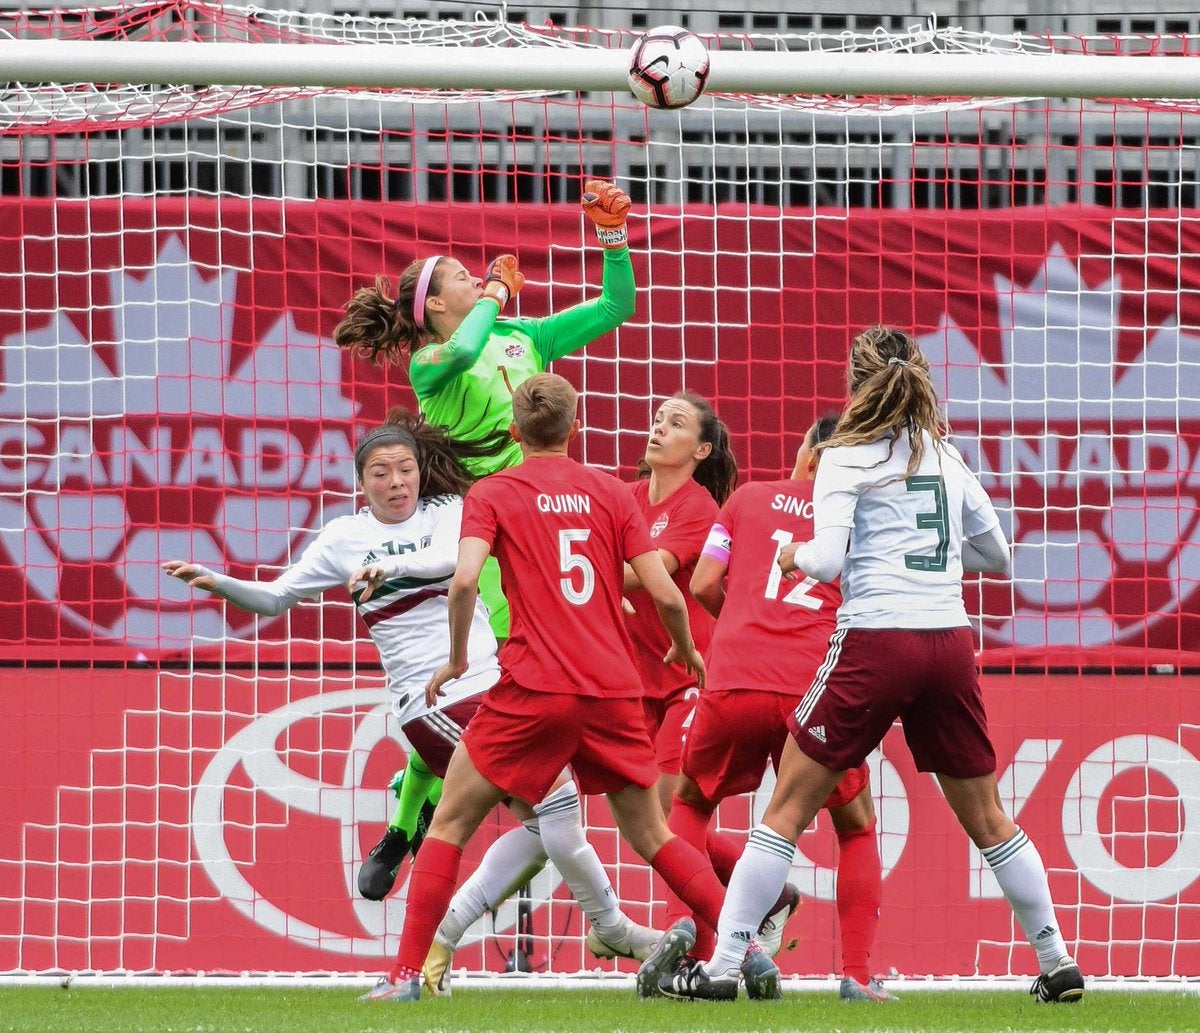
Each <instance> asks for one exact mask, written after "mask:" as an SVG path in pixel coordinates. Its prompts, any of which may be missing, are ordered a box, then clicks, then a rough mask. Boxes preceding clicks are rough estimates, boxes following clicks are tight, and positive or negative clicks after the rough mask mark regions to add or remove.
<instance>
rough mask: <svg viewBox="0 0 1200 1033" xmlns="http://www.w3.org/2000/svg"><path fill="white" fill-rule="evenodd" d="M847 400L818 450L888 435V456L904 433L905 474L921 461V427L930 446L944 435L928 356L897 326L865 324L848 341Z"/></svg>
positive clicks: (855, 443)
mask: <svg viewBox="0 0 1200 1033" xmlns="http://www.w3.org/2000/svg"><path fill="white" fill-rule="evenodd" d="M846 385H847V387H848V388H849V391H850V402H849V404H848V405H847V406H846V409H845V411H844V412H843V413H842V416H841V419H839V420H838V425H837V429H836V430H835V431H834V434H833V436H832V437H831V438H829V440H828V441H825V442H823V443H822V444H821V445H820V446H818V447H819V448H836V447H837V446H839V445H865V444H868V443H870V442H872V441H878V440H879V439H880V438H883V437H889V438H890V439H891V440H890V441H889V443H888V457H889V458H890V457H891V454H892V451H893V450H894V449H895V447H896V441H897V440H898V439H899V437H900V435H901V434H907V435H908V444H909V449H910V455H909V459H908V475H909V476H911V475H912V474H914V473H915V472H916V470H917V467H919V466H920V465H921V459H922V457H923V456H924V454H925V440H924V438H923V437H922V436H921V432H922V431H925V432H926V433H928V434H929V436H930V437H931V438H932V439H933V442H934V445H935V446H936V445H938V444H940V443H941V442H942V441H943V440H944V439H945V437H946V433H947V430H946V421H945V419H944V418H943V417H942V414H941V411H940V410H939V408H938V399H937V392H936V391H934V389H933V381H932V380H930V378H929V360H928V359H926V358H925V356H924V355H923V354H922V353H921V349H920V348H919V347H918V345H917V342H916V341H914V340H913V338H912V337H910V336H909V335H908V334H906V333H905V332H904V331H903V330H896V329H893V328H892V327H887V326H878V325H877V326H872V327H868V328H867V329H866V330H864V331H863V332H862V333H860V334H859V335H858V336H857V337H855V338H854V340H853V341H851V342H850V360H849V362H848V363H847V366H846Z"/></svg>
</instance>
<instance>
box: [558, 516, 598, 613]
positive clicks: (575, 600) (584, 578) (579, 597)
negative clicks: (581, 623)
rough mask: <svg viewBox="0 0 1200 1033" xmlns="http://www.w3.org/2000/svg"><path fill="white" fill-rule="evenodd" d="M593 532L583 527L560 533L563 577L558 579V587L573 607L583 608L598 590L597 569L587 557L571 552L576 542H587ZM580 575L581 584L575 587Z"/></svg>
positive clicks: (560, 562)
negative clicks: (576, 579) (576, 578)
mask: <svg viewBox="0 0 1200 1033" xmlns="http://www.w3.org/2000/svg"><path fill="white" fill-rule="evenodd" d="M591 533H592V532H591V531H590V530H588V529H586V528H581V527H569V528H564V529H563V530H561V531H559V532H558V569H559V570H560V571H561V572H562V573H563V575H564V576H563V577H561V578H559V579H558V587H559V588H560V589H561V590H562V594H563V598H564V599H566V601H567V602H569V603H570V604H571V605H572V606H583V605H584V604H585V603H586V602H587V601H588V600H589V599H590V598H591V597H592V593H593V592H594V591H595V590H596V568H595V567H593V566H592V561H591V560H589V559H588V558H587V557H586V556H580V555H579V554H578V553H576V552H573V551H572V550H571V546H573V545H574V544H575V543H576V542H586V541H587V540H588V537H589V536H590V535H591ZM576 571H578V572H579V575H580V581H581V584H580V585H579V587H578V588H576V587H575V572H576Z"/></svg>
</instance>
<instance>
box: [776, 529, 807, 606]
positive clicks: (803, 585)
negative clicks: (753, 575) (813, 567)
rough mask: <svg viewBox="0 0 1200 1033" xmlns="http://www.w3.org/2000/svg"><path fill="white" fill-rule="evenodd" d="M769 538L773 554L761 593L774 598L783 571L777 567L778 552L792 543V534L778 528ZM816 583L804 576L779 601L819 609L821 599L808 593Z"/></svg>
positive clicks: (777, 593)
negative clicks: (764, 588)
mask: <svg viewBox="0 0 1200 1033" xmlns="http://www.w3.org/2000/svg"><path fill="white" fill-rule="evenodd" d="M771 540H772V541H773V542H774V543H775V555H774V556H772V557H771V569H770V571H768V572H767V590H766V592H765V593H763V594H764V595H766V597H767V598H768V599H775V598H777V597H778V595H779V582H781V581H782V580H783V571H782V570H780V569H779V554H780V553H781V552H783V547H784V546H785V545H791V544H792V535H791V532H790V531H783V530H780V531H776V532H775V533H774V534H773V535H771ZM818 584H820V582H818V581H817V579H816V578H811V577H806V578H805V579H804V580H803V581H801V582H800V583H799V584H797V585H796V587H795V588H793V589H792V590H791V591H790V592H788V594H787V595H785V596H784V597H783V598H782V599H780V600H779V601H780V602H783V603H791V604H792V605H793V606H803V607H804V608H805V609H808V610H819V609H820V608H821V600H820V599H818V598H817V597H816V596H813V595H809V594H808V593H809V592H811V591H812V590H813V589H814V588H816V587H817V585H818Z"/></svg>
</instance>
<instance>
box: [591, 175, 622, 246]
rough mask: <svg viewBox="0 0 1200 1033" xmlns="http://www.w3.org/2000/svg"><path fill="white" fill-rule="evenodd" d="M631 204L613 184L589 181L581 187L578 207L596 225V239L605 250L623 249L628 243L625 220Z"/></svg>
mask: <svg viewBox="0 0 1200 1033" xmlns="http://www.w3.org/2000/svg"><path fill="white" fill-rule="evenodd" d="M632 203H633V202H632V201H631V200H630V199H629V195H628V194H627V193H625V191H624V190H622V189H621V188H620V187H619V186H617V185H616V184H615V183H609V182H607V181H606V180H603V179H589V180H588V181H587V182H586V183H585V184H584V185H583V200H582V201H580V205H581V206H582V208H583V210H584V212H586V213H587V216H588V218H589V219H591V220H592V222H594V223H595V224H596V238H597V239H598V240H599V241H600V243H601V244H603V245H604V246H605V247H607V248H615V247H625V245H626V244H628V243H629V230H628V229H627V228H626V226H625V219H626V218H627V217H628V215H629V207H630V205H631V204H632Z"/></svg>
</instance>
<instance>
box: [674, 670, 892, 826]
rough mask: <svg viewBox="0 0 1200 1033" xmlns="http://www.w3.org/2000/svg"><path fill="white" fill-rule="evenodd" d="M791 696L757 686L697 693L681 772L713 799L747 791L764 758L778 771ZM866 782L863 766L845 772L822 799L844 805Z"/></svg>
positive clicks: (764, 765)
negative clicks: (698, 694)
mask: <svg viewBox="0 0 1200 1033" xmlns="http://www.w3.org/2000/svg"><path fill="white" fill-rule="evenodd" d="M795 709H796V697H795V696H793V695H790V694H787V693H782V692H767V691H764V690H762V689H716V690H712V689H710V690H708V691H706V692H703V693H701V695H700V702H699V703H698V704H697V705H696V716H695V719H694V720H693V721H692V727H691V728H690V729H689V730H688V737H687V745H686V746H685V747H684V750H683V765H682V770H683V773H684V774H685V775H687V777H688V778H690V779H691V780H692V781H693V782H695V783H696V785H697V787H698V788H699V789H700V792H701V793H703V794H704V797H705V799H707V800H711V801H712V802H713V803H720V802H721V801H722V800H724V799H726V798H728V797H730V796H735V795H736V794H738V793H752V792H754V790H755V789H757V788H758V787H759V785H761V784H762V779H763V772H764V771H766V769H767V762H768V761H769V762H770V764H771V766H772V767H773V768H774V769H775V770H776V771H778V770H779V758H780V756H781V755H782V753H783V746H784V743H785V742H787V736H788V718H789V717H790V716H791V714H792V712H793V711H794V710H795ZM869 783H870V776H869V775H868V773H867V765H866V764H862V765H860V766H859V767H857V768H855V769H853V770H852V771H847V772H846V774H845V776H844V777H843V778H842V780H841V781H840V782H839V783H838V784H837V787H836V788H835V789H834V790H833V792H832V793H830V794H829V799H828V800H826V801H825V806H826V807H841V806H843V805H845V804H848V803H849V802H850V801H851V800H853V799H854V798H855V797H856V796H858V794H859V793H861V792H862V791H863V789H865V788H866V787H867V786H868V785H869Z"/></svg>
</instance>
